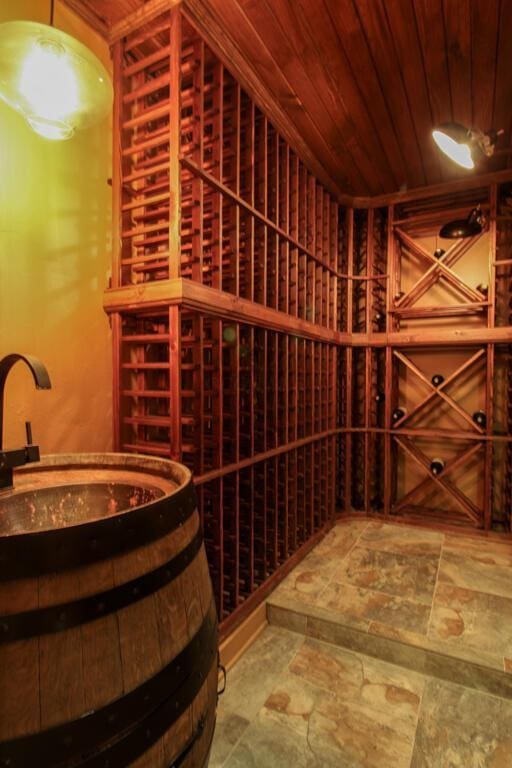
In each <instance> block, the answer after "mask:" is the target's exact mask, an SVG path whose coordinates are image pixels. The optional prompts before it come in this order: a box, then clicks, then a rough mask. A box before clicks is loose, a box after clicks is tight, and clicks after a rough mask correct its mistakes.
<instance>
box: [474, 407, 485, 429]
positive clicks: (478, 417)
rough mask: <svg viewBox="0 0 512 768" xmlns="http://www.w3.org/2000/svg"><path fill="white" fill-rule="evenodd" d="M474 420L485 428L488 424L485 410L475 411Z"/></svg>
mask: <svg viewBox="0 0 512 768" xmlns="http://www.w3.org/2000/svg"><path fill="white" fill-rule="evenodd" d="M473 421H474V422H475V424H478V426H479V427H482V428H483V429H485V427H486V425H487V417H486V415H485V411H475V412H474V414H473Z"/></svg>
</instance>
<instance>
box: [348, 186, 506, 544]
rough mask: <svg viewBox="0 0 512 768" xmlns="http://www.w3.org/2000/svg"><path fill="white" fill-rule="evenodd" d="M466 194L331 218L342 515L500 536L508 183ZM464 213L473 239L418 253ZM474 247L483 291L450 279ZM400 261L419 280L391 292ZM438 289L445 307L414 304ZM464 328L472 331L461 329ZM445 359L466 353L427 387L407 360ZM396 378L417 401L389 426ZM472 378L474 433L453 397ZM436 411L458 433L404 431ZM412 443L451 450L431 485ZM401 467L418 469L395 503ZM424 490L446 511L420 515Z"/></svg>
mask: <svg viewBox="0 0 512 768" xmlns="http://www.w3.org/2000/svg"><path fill="white" fill-rule="evenodd" d="M468 187H469V188H461V189H460V191H458V192H456V193H451V194H446V192H443V190H442V188H441V189H440V190H439V192H438V194H435V193H434V192H433V191H432V192H430V191H429V190H428V189H427V190H425V192H424V195H423V197H422V196H421V195H420V194H419V193H418V194H416V195H411V196H410V197H409V198H407V196H406V199H405V201H404V202H401V201H400V198H399V196H396V197H395V199H392V200H390V201H389V202H388V205H386V206H385V207H384V206H383V207H381V208H368V209H360V210H355V211H351V210H349V211H342V212H341V217H342V221H341V226H340V248H341V251H342V253H341V256H340V263H342V264H344V265H346V269H347V271H348V276H349V277H348V280H347V284H346V287H342V288H341V301H340V310H339V312H340V317H341V319H342V326H341V330H342V331H346V332H347V333H348V335H349V338H350V342H349V343H350V347H349V348H348V349H347V351H346V366H345V370H344V371H343V370H340V373H339V375H340V379H341V380H340V393H341V399H342V418H341V419H340V423H341V424H342V427H343V432H344V434H345V436H346V437H345V441H344V442H345V446H344V452H343V453H344V461H343V466H340V465H339V466H340V468H339V475H338V482H339V485H340V487H339V488H338V492H337V496H338V498H339V499H341V500H342V510H343V514H344V515H352V514H357V513H361V514H365V515H371V516H375V517H377V518H382V519H389V520H396V521H399V522H400V521H405V522H411V523H421V524H424V523H425V522H427V523H428V524H431V525H435V526H440V527H448V528H449V527H460V526H469V527H471V528H474V529H477V530H482V531H488V530H491V529H496V530H500V531H507V532H510V531H511V529H512V496H511V490H512V489H511V481H510V469H511V466H512V465H511V459H510V457H511V454H512V421H511V419H510V382H511V381H512V375H511V363H510V359H511V356H510V339H511V328H510V325H511V322H512V309H511V307H512V304H511V301H512V293H511V288H512V280H511V277H512V272H511V270H512V259H511V258H510V257H511V246H512V227H511V223H512V216H511V211H512V195H511V186H510V182H503V183H502V184H498V183H491V184H485V183H484V182H482V186H479V185H478V181H477V180H472V184H470V185H468ZM476 205H480V206H481V207H482V210H483V211H484V213H485V215H486V217H487V219H488V226H487V227H486V229H485V230H484V233H483V234H482V235H479V236H476V237H474V238H464V239H458V240H454V241H451V243H452V244H451V245H450V246H449V247H446V251H445V252H444V253H442V254H441V256H440V257H439V256H438V255H437V256H436V255H434V254H433V253H431V252H430V251H429V250H428V249H427V248H425V246H424V245H422V244H421V242H420V241H421V239H422V238H425V237H432V236H433V235H434V234H437V233H438V232H439V229H440V227H441V226H442V225H443V224H444V223H445V222H446V221H449V220H452V219H457V218H458V219H460V218H465V217H466V216H467V215H468V213H469V211H470V210H471V209H472V208H473V207H474V206H476ZM384 231H385V233H384ZM482 237H485V238H487V239H488V242H489V246H488V249H487V251H488V259H487V266H486V271H487V283H488V290H487V291H482V290H481V289H478V288H474V287H473V286H471V285H469V284H468V283H467V282H466V281H464V280H463V279H462V277H461V276H460V274H459V273H458V272H457V271H456V269H455V266H456V264H457V262H458V261H459V260H460V259H462V258H463V257H464V255H465V254H467V253H468V252H469V251H470V249H471V248H472V247H473V246H474V245H475V244H476V243H477V241H478V240H479V238H482ZM410 258H413V259H415V260H416V263H417V264H422V265H423V268H422V273H421V274H420V275H419V277H417V279H416V280H415V281H414V282H413V284H412V285H409V286H408V287H407V290H406V291H402V290H401V283H402V272H403V268H404V265H405V263H406V261H407V259H410ZM417 269H418V267H417ZM440 281H441V282H442V281H444V283H445V284H446V285H447V286H448V287H449V290H450V291H451V293H452V295H453V296H454V299H453V300H452V301H450V302H449V303H446V304H445V305H442V304H440V303H436V304H431V305H428V304H425V302H424V301H423V302H421V301H419V300H420V299H421V298H422V297H425V296H426V295H427V294H428V292H429V291H430V290H431V289H432V288H433V287H436V286H437V285H438V284H439V282H440ZM383 309H384V311H383ZM383 316H384V317H383ZM469 317H471V318H475V317H476V318H479V322H478V323H477V324H473V325H471V326H467V328H465V325H466V324H467V321H466V320H465V318H469ZM440 318H449V319H450V320H452V319H458V318H460V324H459V323H458V324H457V327H454V326H453V325H452V326H451V327H450V326H447V327H444V328H443V326H442V325H437V327H436V323H437V324H438V323H439V319H440ZM408 320H409V321H410V320H413V321H415V326H414V328H413V330H411V329H410V328H408V327H404V325H405V322H406V321H408ZM422 324H423V327H422ZM450 349H452V350H453V349H456V350H457V351H458V352H460V351H461V350H466V355H467V357H466V359H465V360H464V361H463V362H462V363H460V364H459V365H458V366H456V367H455V369H454V370H453V371H452V372H451V373H450V375H448V376H447V378H446V379H445V381H444V382H442V383H441V384H440V385H439V386H437V387H436V386H434V384H432V382H431V381H430V378H428V377H427V375H426V374H425V372H423V371H422V370H421V369H420V368H419V367H418V365H416V364H415V363H414V362H413V360H411V358H410V354H411V353H412V354H413V355H414V352H415V351H418V350H423V351H426V350H428V351H429V354H430V357H431V359H435V357H436V355H437V356H440V355H442V354H443V353H446V351H447V350H450ZM497 359H499V360H500V366H499V372H498V373H497V372H496V370H495V361H496V360H497ZM404 370H405V371H406V372H407V375H408V377H409V379H411V378H412V379H413V380H416V381H417V382H419V383H420V386H421V387H422V388H423V392H424V391H425V389H426V390H427V393H426V394H423V395H422V396H421V397H419V398H418V400H417V402H416V403H414V404H413V407H412V409H411V410H410V411H409V412H407V413H405V414H404V415H403V416H402V417H401V418H398V419H396V420H393V411H394V410H395V409H396V408H398V407H399V406H400V405H401V400H400V399H401V397H402V396H401V394H400V384H399V378H400V372H401V371H402V372H403V371H404ZM482 371H483V374H482ZM474 372H477V373H478V376H479V377H480V378H482V377H483V381H484V383H483V387H482V393H481V394H482V397H483V401H484V402H483V411H484V413H485V418H486V425H485V427H482V426H479V425H478V424H476V423H475V422H474V420H473V418H472V416H471V414H470V413H468V412H467V411H466V410H465V409H464V408H463V407H462V406H461V405H460V404H459V403H458V402H457V396H456V394H453V392H454V388H455V387H456V386H457V383H458V381H459V380H460V379H461V378H463V379H464V378H465V379H467V377H468V376H471V375H472V374H474ZM478 376H477V377H476V378H478ZM475 381H476V379H475ZM475 386H479V385H478V384H475ZM438 401H440V402H442V403H443V404H444V405H445V406H446V407H448V408H449V411H450V413H452V414H453V415H454V416H455V417H458V418H459V421H460V422H462V426H460V427H458V428H451V429H445V428H440V427H439V425H438V424H437V423H436V413H435V412H434V413H433V414H432V413H430V416H429V423H428V424H427V425H423V426H416V425H415V424H414V420H415V417H417V416H418V415H419V414H421V413H424V412H425V411H428V410H429V408H430V409H431V410H432V404H433V403H436V402H438ZM422 441H434V442H436V443H437V445H442V443H444V445H445V447H446V446H450V448H451V449H452V454H453V455H451V456H450V457H449V458H448V459H447V461H446V465H445V467H444V470H443V471H442V473H441V474H440V475H435V474H433V473H432V472H431V471H430V461H431V459H432V458H433V456H432V455H427V453H426V452H425V450H424V449H423V448H422V447H421V442H422ZM404 461H405V470H403V466H404ZM471 462H473V463H477V462H478V464H479V475H480V478H481V483H482V489H481V491H480V494H479V495H480V497H481V498H480V503H475V500H474V499H471V498H468V495H467V494H466V493H465V492H464V490H462V488H461V487H460V470H461V468H463V467H467V466H468V465H469V464H470V463H471ZM408 465H409V466H414V467H417V468H419V469H420V471H421V472H422V473H423V475H424V478H423V479H422V480H421V481H419V482H417V483H416V484H415V485H414V486H413V487H411V488H409V489H408V490H407V492H403V491H402V492H400V489H399V488H398V475H399V473H400V471H402V472H404V471H405V473H407V466H408ZM400 467H402V470H400ZM457 471H459V477H458V479H457V481H454V480H453V474H454V473H455V474H457ZM433 487H434V488H438V489H441V490H442V491H443V492H444V493H445V494H446V497H447V498H449V499H450V501H451V502H452V505H451V506H452V507H455V509H451V510H448V509H447V508H444V506H443V507H442V508H441V506H436V507H435V508H431V507H429V506H428V504H427V503H426V501H425V499H428V497H429V494H430V493H431V491H432V488H433ZM447 506H450V505H447Z"/></svg>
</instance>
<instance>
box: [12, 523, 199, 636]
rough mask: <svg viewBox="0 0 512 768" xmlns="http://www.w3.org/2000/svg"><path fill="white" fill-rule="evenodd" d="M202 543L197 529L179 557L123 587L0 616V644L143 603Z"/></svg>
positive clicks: (180, 570) (69, 627) (76, 624)
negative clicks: (138, 602) (139, 602)
mask: <svg viewBox="0 0 512 768" xmlns="http://www.w3.org/2000/svg"><path fill="white" fill-rule="evenodd" d="M202 543H203V537H202V534H201V531H200V529H198V530H197V533H196V534H195V536H194V538H193V539H192V540H191V541H190V542H189V543H188V544H187V546H186V547H184V548H183V549H182V550H181V552H180V553H179V554H178V555H176V556H175V557H173V558H172V559H171V560H169V561H168V562H167V563H164V565H161V566H160V567H158V568H156V569H155V570H153V571H150V572H149V573H145V574H143V575H142V576H139V577H137V578H136V579H132V580H131V581H127V582H126V583H125V584H121V585H120V586H118V587H113V588H112V589H108V590H106V591H104V592H100V593H98V594H95V595H90V596H89V597H83V598H80V599H79V600H74V601H73V602H69V603H61V604H59V605H52V606H48V607H47V608H37V609H34V610H33V611H23V612H22V613H12V614H8V615H7V616H1V617H0V644H2V643H9V642H14V641H17V640H28V639H29V638H31V637H38V636H39V635H47V634H51V633H53V632H61V631H63V630H65V629H71V628H72V627H76V626H80V625H81V624H86V623H87V622H89V621H95V620H96V619H101V618H103V617H104V616H108V615H109V614H110V613H114V612H115V611H119V610H121V609H122V608H126V607H127V606H129V605H131V604H132V603H135V602H137V601H139V600H143V599H144V598H145V597H148V596H149V595H152V594H153V593H154V592H157V591H158V590H159V589H162V587H165V586H166V585H167V584H170V582H171V581H173V580H174V579H176V578H177V577H178V576H179V575H180V574H181V573H182V572H183V571H184V570H185V568H187V566H188V565H190V563H191V562H192V561H193V560H194V558H195V557H196V555H197V553H198V552H199V550H200V549H201V545H202Z"/></svg>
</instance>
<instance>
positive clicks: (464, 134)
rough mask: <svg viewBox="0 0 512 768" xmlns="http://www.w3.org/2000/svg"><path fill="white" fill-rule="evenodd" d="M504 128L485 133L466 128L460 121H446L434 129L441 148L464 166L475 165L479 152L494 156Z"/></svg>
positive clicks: (433, 135) (476, 129)
mask: <svg viewBox="0 0 512 768" xmlns="http://www.w3.org/2000/svg"><path fill="white" fill-rule="evenodd" d="M502 133H504V131H503V130H499V131H494V130H492V131H488V132H487V133H484V132H483V131H481V130H479V129H478V128H466V127H465V126H463V125H461V124H460V123H444V124H443V125H440V126H439V127H438V128H435V129H434V130H433V131H432V137H433V139H434V141H435V142H436V144H437V146H438V147H439V149H440V150H441V151H442V152H444V154H445V155H446V156H447V157H449V158H450V160H453V161H454V162H455V163H457V164H458V165H460V166H462V168H468V169H472V168H474V167H475V159H478V153H479V152H480V153H481V154H483V155H485V156H486V157H492V155H493V154H494V148H495V145H496V141H497V140H498V136H501V134H502Z"/></svg>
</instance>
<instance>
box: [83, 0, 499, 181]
mask: <svg viewBox="0 0 512 768" xmlns="http://www.w3.org/2000/svg"><path fill="white" fill-rule="evenodd" d="M152 2H155V0H149V3H148V5H151V3H152ZM69 4H71V5H72V6H73V7H74V8H75V10H77V9H78V10H79V8H80V6H82V7H83V9H84V10H85V11H87V13H88V14H89V15H90V14H91V13H94V14H96V16H97V17H98V18H99V19H101V23H102V24H103V25H104V26H107V27H108V28H112V26H113V25H114V26H115V25H116V24H118V23H119V22H120V21H122V19H124V18H125V16H126V15H127V14H130V13H131V12H133V11H134V10H135V9H137V8H141V7H142V6H143V5H144V2H143V0H110V1H108V0H69ZM183 5H184V7H185V9H186V11H187V12H188V13H189V15H190V16H191V18H192V19H196V20H200V26H201V27H202V29H203V31H204V29H208V28H211V29H212V30H216V32H215V34H214V38H215V39H216V41H217V48H218V47H219V44H220V45H221V46H222V42H220V43H219V40H220V41H222V39H223V38H224V40H225V41H229V45H227V46H226V48H228V49H230V48H231V49H233V48H234V49H236V50H237V53H238V55H239V56H240V57H241V59H243V60H244V61H245V63H246V65H247V67H248V68H250V69H252V71H253V72H254V74H255V75H256V76H257V78H258V79H259V81H261V84H262V86H263V87H264V88H265V89H266V91H267V92H269V93H270V95H271V96H272V97H273V98H274V99H275V100H276V101H277V102H278V103H279V105H280V107H281V111H282V114H284V116H285V119H288V120H289V121H290V124H293V126H294V130H295V131H297V132H298V134H299V135H300V137H301V139H302V140H303V141H304V142H305V143H306V144H307V146H308V147H309V149H310V150H311V152H312V154H313V155H314V156H315V158H316V159H317V161H318V162H319V163H320V164H321V165H322V166H323V168H324V169H325V172H326V174H327V175H328V176H329V177H330V178H331V179H332V181H333V186H335V187H336V188H337V189H338V190H340V191H341V192H344V193H348V194H349V195H356V196H368V195H379V194H382V193H389V192H396V191H404V190H407V189H411V188H415V187H422V186H425V185H432V184H437V183H439V182H442V181H448V180H451V179H456V178H461V177H463V176H464V174H467V173H468V172H467V171H463V170H459V169H457V167H456V166H455V165H453V163H451V162H450V161H449V160H448V159H446V158H444V157H443V156H441V155H440V153H439V152H438V150H437V149H436V147H435V145H434V144H433V141H432V138H431V130H432V127H433V126H434V125H436V124H439V123H443V122H447V121H451V120H454V121H457V122H461V123H463V124H465V125H468V126H476V127H479V128H481V129H483V130H487V129H489V128H491V127H492V128H503V129H505V135H504V136H503V137H501V138H500V142H499V147H502V148H506V147H509V146H510V143H511V142H510V138H511V127H512V63H511V60H510V46H511V41H512V2H511V0H184V2H183ZM278 127H281V126H278ZM509 162H510V157H508V156H506V155H501V156H498V157H495V158H492V159H491V160H489V159H483V160H482V162H481V163H480V165H479V167H478V172H481V173H487V172H490V171H495V170H499V169H502V168H505V167H507V165H508V164H509Z"/></svg>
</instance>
